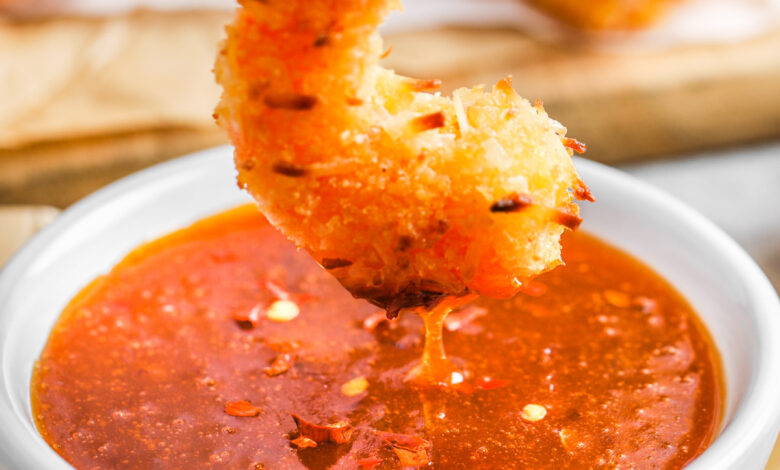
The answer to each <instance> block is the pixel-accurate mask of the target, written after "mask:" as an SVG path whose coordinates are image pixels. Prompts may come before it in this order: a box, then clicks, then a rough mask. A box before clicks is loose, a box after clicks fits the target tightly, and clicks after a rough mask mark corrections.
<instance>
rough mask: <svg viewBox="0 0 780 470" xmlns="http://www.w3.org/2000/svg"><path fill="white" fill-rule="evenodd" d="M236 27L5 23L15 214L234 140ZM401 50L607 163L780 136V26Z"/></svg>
mask: <svg viewBox="0 0 780 470" xmlns="http://www.w3.org/2000/svg"><path fill="white" fill-rule="evenodd" d="M228 19H229V15H227V14H225V13H223V12H178V13H151V12H141V13H136V14H133V15H128V16H125V17H115V18H110V19H94V18H93V19H75V18H63V19H56V20H48V21H38V22H32V23H23V24H11V23H2V22H0V39H2V40H1V41H0V63H18V64H25V63H27V64H31V67H32V66H33V65H34V69H35V73H27V70H28V68H25V67H19V68H18V70H23V71H24V72H25V73H24V74H21V75H20V74H14V73H6V74H0V99H2V101H3V102H4V109H3V111H2V112H0V130H2V131H4V132H0V137H2V138H0V203H36V204H49V205H54V206H58V207H65V206H67V205H69V204H70V203H72V202H73V201H75V200H76V199H78V198H80V197H82V196H83V195H85V194H87V193H89V192H91V191H93V190H94V189H96V188H98V187H100V186H102V185H104V184H106V183H107V182H109V181H111V180H113V179H116V178H118V177H120V176H123V175H125V174H127V173H129V172H132V171H135V170H137V169H139V168H141V167H144V166H147V165H150V164H153V163H155V162H159V161H162V160H165V159H168V158H172V157H175V156H178V155H181V154H184V153H187V152H190V151H194V150H197V149H201V148H205V147H208V146H212V145H215V144H218V143H222V142H224V141H225V138H224V136H223V135H222V133H221V132H220V131H219V130H218V129H216V127H215V126H214V125H213V123H212V122H211V117H210V116H211V112H212V107H213V104H214V102H215V101H216V99H217V96H218V95H219V90H218V88H217V87H216V85H215V84H214V81H213V78H212V76H211V68H212V63H213V57H214V54H215V51H216V43H217V41H218V38H219V37H220V36H221V35H222V29H223V26H224V23H225V22H226V21H227V20H228ZM55 32H56V35H54V36H53V34H54V33H55ZM172 32H174V33H172ZM171 37H175V38H177V39H176V40H171ZM61 38H66V39H61ZM187 38H188V39H187ZM386 43H387V44H388V45H392V46H393V51H392V54H391V55H390V57H389V58H388V59H387V60H386V65H387V66H388V67H392V68H395V69H396V70H397V71H399V72H400V73H404V74H408V75H415V76H421V77H436V78H441V79H443V80H444V83H445V86H444V91H449V90H451V89H453V88H455V87H457V86H463V85H470V84H475V83H487V84H492V83H495V81H496V80H498V79H499V78H502V77H504V76H505V75H507V74H512V75H513V76H514V84H515V86H516V88H517V89H518V90H519V92H520V93H521V94H522V95H524V96H527V97H528V98H531V99H533V98H541V99H542V100H543V101H544V102H545V106H546V108H547V109H548V111H549V112H550V114H551V115H552V116H553V117H555V118H556V119H558V120H559V121H561V122H563V123H564V124H565V125H566V126H567V127H568V128H569V133H570V135H572V136H574V137H576V138H578V139H580V140H582V141H584V142H586V143H587V144H588V147H589V151H588V153H587V156H588V157H589V158H592V159H595V160H600V161H604V162H609V163H622V162H627V161H632V160H637V159H646V158H660V157H663V158H667V157H670V156H675V155H680V154H683V153H685V152H691V151H695V150H702V149H708V148H716V147H723V146H732V145H738V144H741V143H744V142H749V141H756V140H766V139H777V138H778V137H780V53H778V51H780V30H778V31H776V32H774V33H772V34H769V35H766V36H764V37H760V38H757V39H753V40H751V41H748V42H743V43H738V44H729V45H718V46H691V47H684V48H679V49H673V50H668V49H667V50H661V51H645V52H634V53H625V52H624V53H607V52H599V51H594V50H591V49H587V48H584V47H582V46H581V45H579V46H578V45H572V44H569V45H561V44H555V45H554V44H545V43H543V42H540V41H538V40H536V39H534V38H532V37H529V36H527V35H525V34H523V33H521V32H518V31H514V30H509V29H500V30H484V29H483V30H480V29H467V28H450V29H439V30H435V31H422V32H410V33H401V34H394V35H390V36H388V37H387V38H386ZM193 44H195V45H196V46H195V47H193ZM61 57H71V60H68V61H65V62H63V61H62V59H61ZM14 70H16V69H14ZM4 77H5V78H4ZM9 77H10V78H9ZM40 77H43V78H40ZM44 78H45V79H44ZM3 80H5V81H3ZM24 97H27V101H25V99H22V98H24ZM30 100H32V101H30ZM12 106H16V108H13V109H12ZM123 110H125V111H126V112H123Z"/></svg>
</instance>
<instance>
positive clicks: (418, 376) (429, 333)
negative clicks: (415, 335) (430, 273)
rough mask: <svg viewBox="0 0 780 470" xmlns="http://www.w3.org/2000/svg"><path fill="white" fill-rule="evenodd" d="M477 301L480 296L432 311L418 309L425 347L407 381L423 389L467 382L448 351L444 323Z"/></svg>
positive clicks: (448, 302)
mask: <svg viewBox="0 0 780 470" xmlns="http://www.w3.org/2000/svg"><path fill="white" fill-rule="evenodd" d="M476 298H477V296H476V295H473V294H472V295H466V296H462V297H446V298H444V299H442V301H441V302H439V303H438V304H437V305H436V306H434V307H433V308H431V309H430V310H425V309H418V310H417V313H418V314H419V315H420V317H421V318H422V320H423V326H424V327H425V343H424V344H423V353H422V359H421V360H420V363H419V364H418V365H417V366H415V367H414V368H413V369H412V370H411V371H409V374H408V375H407V376H406V378H407V380H408V381H409V382H411V383H413V384H415V385H417V386H421V387H431V386H433V387H448V386H453V385H458V384H460V383H462V382H463V380H464V376H465V374H464V372H463V371H462V370H461V369H459V368H458V367H457V366H456V365H455V364H454V363H453V362H452V361H451V360H450V359H449V358H448V357H447V353H446V352H445V351H444V320H445V319H446V318H447V315H449V314H450V312H452V310H453V309H455V308H458V307H461V306H464V305H466V304H468V303H469V302H472V301H473V300H475V299H476Z"/></svg>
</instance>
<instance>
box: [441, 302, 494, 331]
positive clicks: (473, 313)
mask: <svg viewBox="0 0 780 470" xmlns="http://www.w3.org/2000/svg"><path fill="white" fill-rule="evenodd" d="M486 314H487V309H486V308H483V307H477V306H476V305H469V306H467V307H464V308H462V309H461V310H459V311H457V312H452V313H450V314H449V315H447V317H446V318H445V319H444V328H446V329H447V331H458V330H460V329H461V328H463V327H464V326H467V325H470V324H471V323H472V322H473V321H474V320H476V319H477V318H479V317H483V316H485V315H486Z"/></svg>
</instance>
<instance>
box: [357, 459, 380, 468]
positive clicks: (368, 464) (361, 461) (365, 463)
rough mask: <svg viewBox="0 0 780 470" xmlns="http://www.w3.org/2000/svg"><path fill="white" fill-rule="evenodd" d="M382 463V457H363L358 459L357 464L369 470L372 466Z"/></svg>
mask: <svg viewBox="0 0 780 470" xmlns="http://www.w3.org/2000/svg"><path fill="white" fill-rule="evenodd" d="M380 463H382V459H378V458H376V457H365V458H362V459H358V461H357V464H358V465H359V466H360V468H364V469H366V470H371V469H372V468H374V467H376V466H377V465H379V464H380Z"/></svg>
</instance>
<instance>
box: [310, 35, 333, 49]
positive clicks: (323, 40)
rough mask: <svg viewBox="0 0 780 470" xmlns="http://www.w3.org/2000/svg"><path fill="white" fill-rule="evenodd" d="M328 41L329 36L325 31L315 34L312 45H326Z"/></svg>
mask: <svg viewBox="0 0 780 470" xmlns="http://www.w3.org/2000/svg"><path fill="white" fill-rule="evenodd" d="M329 43H330V38H329V37H328V35H327V34H325V33H320V34H318V35H317V37H316V38H314V42H313V43H312V45H313V46H314V47H322V46H327V45H328V44H329Z"/></svg>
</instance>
